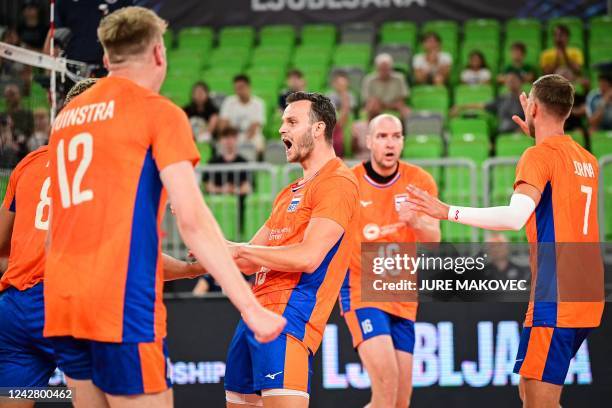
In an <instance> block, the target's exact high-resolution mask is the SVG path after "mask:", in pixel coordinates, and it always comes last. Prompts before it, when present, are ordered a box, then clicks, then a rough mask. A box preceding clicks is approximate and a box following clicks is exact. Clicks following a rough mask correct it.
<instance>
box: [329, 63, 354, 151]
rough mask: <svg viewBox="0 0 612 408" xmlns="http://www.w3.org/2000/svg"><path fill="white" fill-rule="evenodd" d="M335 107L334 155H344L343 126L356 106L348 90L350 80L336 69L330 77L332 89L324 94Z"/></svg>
mask: <svg viewBox="0 0 612 408" xmlns="http://www.w3.org/2000/svg"><path fill="white" fill-rule="evenodd" d="M326 96H327V97H328V98H329V99H330V100H331V102H332V103H333V104H334V106H335V107H336V114H337V117H338V119H337V121H336V127H335V128H334V135H333V144H334V150H335V151H336V155H338V156H340V157H343V156H344V127H345V126H346V125H347V123H349V120H350V117H351V114H352V112H353V109H355V107H356V105H357V104H356V102H355V97H354V96H353V93H352V92H351V90H350V80H349V77H348V74H347V73H346V72H344V71H336V72H335V73H334V76H333V78H332V90H331V91H330V92H328V93H327V95H326Z"/></svg>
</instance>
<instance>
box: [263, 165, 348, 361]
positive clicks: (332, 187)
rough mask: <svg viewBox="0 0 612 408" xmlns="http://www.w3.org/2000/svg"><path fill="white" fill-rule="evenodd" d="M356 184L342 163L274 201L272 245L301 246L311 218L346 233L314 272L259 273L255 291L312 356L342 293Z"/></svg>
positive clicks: (288, 189) (289, 188)
mask: <svg viewBox="0 0 612 408" xmlns="http://www.w3.org/2000/svg"><path fill="white" fill-rule="evenodd" d="M358 205H359V202H358V192H357V182H356V180H355V177H354V176H353V174H352V173H351V171H350V170H349V169H348V168H347V167H346V165H345V164H344V163H343V162H342V161H341V160H340V159H338V158H334V159H332V160H330V161H329V162H327V163H326V164H325V166H323V167H322V168H321V170H319V172H318V174H317V175H316V176H314V177H313V178H312V179H310V180H309V181H306V182H305V183H303V184H300V183H295V184H292V185H289V186H287V187H286V188H285V189H283V190H282V191H281V192H280V193H279V195H278V196H277V197H276V200H275V202H274V206H273V208H272V214H271V215H270V218H269V219H268V221H267V222H266V226H267V227H268V228H269V229H270V234H269V236H268V243H267V245H268V246H284V245H291V244H297V243H299V242H301V241H302V239H303V238H304V233H305V231H306V228H307V227H308V224H309V223H310V220H311V219H313V218H327V219H330V220H333V221H335V222H336V223H338V224H339V225H340V226H341V227H342V228H344V234H343V235H342V237H341V238H340V239H339V240H338V242H337V243H336V244H335V245H334V246H333V248H331V249H330V251H329V252H328V253H327V254H326V255H325V258H324V259H323V262H322V263H321V265H320V266H319V267H318V268H317V269H316V270H315V271H314V272H312V273H304V272H282V271H274V270H271V271H267V272H260V273H258V274H257V277H256V279H255V285H254V286H253V292H254V293H255V296H256V297H257V299H258V300H259V302H260V303H261V304H262V305H263V306H265V307H266V308H268V309H270V310H272V311H274V312H276V313H279V314H282V315H283V316H285V317H286V318H287V327H286V328H285V332H286V333H288V334H291V335H292V336H294V337H296V338H297V339H299V340H301V341H303V342H304V344H305V345H306V346H307V347H308V348H309V349H310V350H311V351H312V352H313V353H314V352H315V351H316V350H317V348H318V347H319V345H320V343H321V339H322V337H323V331H324V329H325V324H326V323H327V320H328V319H329V315H330V313H331V311H332V309H333V307H334V303H335V301H336V299H337V297H338V293H339V292H340V286H342V281H343V280H344V276H345V274H346V269H347V267H348V262H349V252H350V241H349V239H350V235H351V228H352V223H353V222H354V220H355V212H356V211H357V210H358Z"/></svg>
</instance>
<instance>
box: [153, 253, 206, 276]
mask: <svg viewBox="0 0 612 408" xmlns="http://www.w3.org/2000/svg"><path fill="white" fill-rule="evenodd" d="M162 257H163V262H164V280H165V281H172V280H176V279H193V278H197V277H198V276H202V275H204V274H206V269H204V268H203V267H202V265H200V264H199V263H197V262H185V261H181V260H180V259H176V258H173V257H171V256H170V255H167V254H162Z"/></svg>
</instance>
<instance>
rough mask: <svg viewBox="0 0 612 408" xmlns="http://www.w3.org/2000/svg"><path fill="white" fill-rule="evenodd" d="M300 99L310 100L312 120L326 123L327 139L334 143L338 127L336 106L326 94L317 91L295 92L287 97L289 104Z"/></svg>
mask: <svg viewBox="0 0 612 408" xmlns="http://www.w3.org/2000/svg"><path fill="white" fill-rule="evenodd" d="M298 101H310V103H311V105H310V121H311V122H313V123H314V122H323V123H325V140H327V142H328V143H330V144H331V143H332V139H333V133H334V127H336V108H334V104H333V103H332V102H331V101H330V100H329V98H328V97H327V96H325V95H321V94H320V93H316V92H293V93H292V94H290V95H289V96H288V97H287V104H290V103H293V102H298Z"/></svg>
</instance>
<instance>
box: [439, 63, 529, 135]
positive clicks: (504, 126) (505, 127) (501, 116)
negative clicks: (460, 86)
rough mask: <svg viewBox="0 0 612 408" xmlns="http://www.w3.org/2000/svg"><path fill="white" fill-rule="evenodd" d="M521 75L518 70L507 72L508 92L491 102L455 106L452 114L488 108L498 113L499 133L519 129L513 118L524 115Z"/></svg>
mask: <svg viewBox="0 0 612 408" xmlns="http://www.w3.org/2000/svg"><path fill="white" fill-rule="evenodd" d="M521 86H522V82H521V77H520V76H519V75H518V74H517V73H516V72H508V74H506V92H502V93H500V95H499V96H498V97H497V98H495V99H494V100H492V101H491V102H489V103H486V104H484V103H473V104H467V105H460V106H455V107H453V109H452V111H451V115H453V116H454V115H458V114H459V113H461V112H462V111H464V110H470V109H486V110H487V111H489V112H491V113H495V114H497V125H498V126H497V131H498V132H499V133H510V132H515V131H517V130H518V125H517V124H516V123H515V122H514V121H513V120H512V116H513V115H518V116H520V117H523V108H522V107H521V101H520V99H519V96H520V95H521V92H522V88H521Z"/></svg>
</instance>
